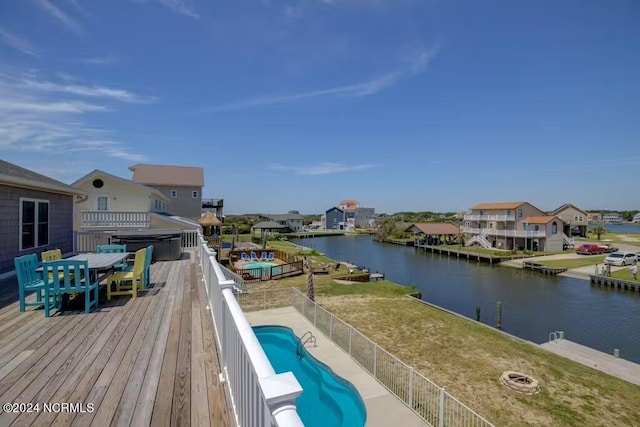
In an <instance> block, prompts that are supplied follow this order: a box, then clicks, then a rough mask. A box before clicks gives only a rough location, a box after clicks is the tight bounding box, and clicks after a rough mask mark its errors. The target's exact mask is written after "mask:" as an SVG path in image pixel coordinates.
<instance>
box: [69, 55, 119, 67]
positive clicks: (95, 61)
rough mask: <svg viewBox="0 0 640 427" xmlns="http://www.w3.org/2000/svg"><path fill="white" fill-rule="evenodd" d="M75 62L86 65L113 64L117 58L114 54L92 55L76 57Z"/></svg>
mask: <svg viewBox="0 0 640 427" xmlns="http://www.w3.org/2000/svg"><path fill="white" fill-rule="evenodd" d="M77 62H80V63H82V64H87V65H113V64H115V63H116V62H118V59H117V58H116V57H115V56H93V57H89V58H81V59H78V60H77Z"/></svg>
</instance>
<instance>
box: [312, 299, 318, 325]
mask: <svg viewBox="0 0 640 427" xmlns="http://www.w3.org/2000/svg"><path fill="white" fill-rule="evenodd" d="M317 317H318V304H316V303H315V302H314V303H313V326H316V319H317Z"/></svg>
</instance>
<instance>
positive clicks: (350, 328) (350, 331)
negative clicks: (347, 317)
mask: <svg viewBox="0 0 640 427" xmlns="http://www.w3.org/2000/svg"><path fill="white" fill-rule="evenodd" d="M352 332H353V326H349V356H351V333H352Z"/></svg>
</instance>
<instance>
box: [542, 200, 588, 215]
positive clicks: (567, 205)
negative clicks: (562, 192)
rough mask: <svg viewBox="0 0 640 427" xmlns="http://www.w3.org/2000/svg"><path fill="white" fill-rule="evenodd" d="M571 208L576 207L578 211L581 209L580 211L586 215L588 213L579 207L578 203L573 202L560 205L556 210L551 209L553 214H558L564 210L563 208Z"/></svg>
mask: <svg viewBox="0 0 640 427" xmlns="http://www.w3.org/2000/svg"><path fill="white" fill-rule="evenodd" d="M569 208H573V209H575V210H577V211H580V212H582V213H583V214H584V215H585V216H586V215H588V213H587V211H583V210H582V209H580V208H579V207H577V206H576V205H574V204H571V203H565V204H564V205H562V206H560V207H559V208H558V209H556V210H554V211H551V214H552V215H558V213H560V212H562V211H563V210H565V209H569Z"/></svg>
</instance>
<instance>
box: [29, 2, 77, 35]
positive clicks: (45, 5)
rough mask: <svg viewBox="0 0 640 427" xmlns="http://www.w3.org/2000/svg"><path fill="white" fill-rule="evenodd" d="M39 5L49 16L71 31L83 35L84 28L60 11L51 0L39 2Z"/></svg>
mask: <svg viewBox="0 0 640 427" xmlns="http://www.w3.org/2000/svg"><path fill="white" fill-rule="evenodd" d="M38 4H39V5H40V6H41V7H42V9H43V10H44V11H45V12H47V13H48V14H49V15H51V16H52V17H54V18H55V19H57V20H58V21H59V22H60V23H61V24H62V25H64V26H65V27H67V28H68V29H70V30H71V31H73V32H75V33H77V34H81V33H82V28H81V27H80V24H78V23H77V22H76V21H75V20H74V19H73V18H71V17H70V16H69V15H68V14H67V13H66V12H65V11H63V10H62V9H60V8H59V7H58V6H56V5H55V4H53V3H51V1H49V0H38Z"/></svg>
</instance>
